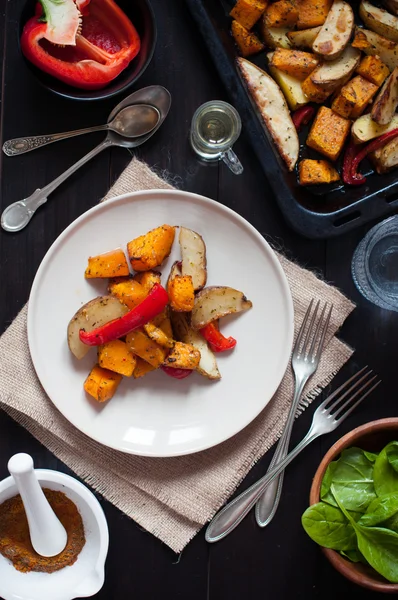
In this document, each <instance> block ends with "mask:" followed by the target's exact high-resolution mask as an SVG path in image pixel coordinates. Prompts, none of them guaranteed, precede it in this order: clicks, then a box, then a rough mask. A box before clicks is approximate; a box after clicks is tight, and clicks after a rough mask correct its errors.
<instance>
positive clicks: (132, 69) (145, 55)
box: [19, 0, 157, 100]
mask: <svg viewBox="0 0 398 600" xmlns="http://www.w3.org/2000/svg"><path fill="white" fill-rule="evenodd" d="M116 2H117V4H118V5H119V6H120V8H121V9H122V10H123V11H124V12H125V13H126V15H127V16H128V17H129V18H130V20H131V22H132V23H133V25H134V27H135V28H136V29H137V31H138V34H139V36H140V38H141V48H140V51H139V53H138V54H137V56H136V57H135V58H134V59H133V60H132V61H131V63H130V64H129V66H128V67H126V69H124V71H122V72H121V73H120V75H119V76H118V77H116V79H114V80H113V81H111V82H110V83H109V84H108V85H107V86H106V87H104V88H102V89H100V90H79V89H78V88H74V87H72V86H70V85H68V84H66V83H63V82H62V81H59V80H58V79H56V78H55V77H52V76H51V75H49V74H48V73H45V72H44V71H41V70H40V69H38V68H37V67H35V65H33V64H32V63H31V62H29V61H28V60H27V59H26V58H25V57H24V56H23V54H22V50H21V54H22V56H23V58H24V62H25V64H26V65H27V66H28V68H29V69H30V70H31V71H32V73H33V74H34V75H35V77H36V78H37V80H38V81H39V82H40V83H41V84H42V85H43V86H44V87H45V88H47V89H48V90H50V91H51V92H54V94H58V95H59V96H63V97H64V98H70V99H71V100H101V99H105V98H111V97H112V96H116V95H117V94H121V93H122V92H124V91H126V90H127V89H128V88H129V87H131V86H132V85H133V84H134V83H135V82H136V81H137V80H138V79H139V77H141V75H142V74H143V73H144V71H145V69H146V68H147V66H148V65H149V63H150V62H151V59H152V56H153V53H154V51H155V46H156V38H157V31H156V22H155V15H154V13H153V10H152V7H151V5H150V3H149V1H148V0H116ZM35 4H36V0H27V2H26V4H25V6H24V8H23V10H22V13H21V19H20V27H19V30H20V35H21V34H22V30H23V28H24V25H25V23H26V22H27V21H28V20H29V19H30V18H31V17H32V16H33V15H34V10H35Z"/></svg>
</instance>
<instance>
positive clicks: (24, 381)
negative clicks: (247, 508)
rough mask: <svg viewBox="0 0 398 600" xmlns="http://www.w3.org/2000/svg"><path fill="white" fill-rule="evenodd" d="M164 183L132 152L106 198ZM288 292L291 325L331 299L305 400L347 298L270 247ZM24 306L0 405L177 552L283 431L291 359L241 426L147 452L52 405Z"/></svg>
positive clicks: (331, 352) (338, 359)
mask: <svg viewBox="0 0 398 600" xmlns="http://www.w3.org/2000/svg"><path fill="white" fill-rule="evenodd" d="M167 188H171V186H170V185H169V184H168V183H167V182H166V181H164V180H163V179H161V178H160V177H158V175H156V174H155V173H154V172H153V171H151V170H150V169H149V167H148V166H147V165H145V164H144V163H142V162H140V161H138V160H137V159H133V160H132V161H131V163H130V164H129V165H128V167H127V168H126V169H125V171H124V172H123V173H122V175H121V176H120V178H119V179H118V180H117V181H116V183H115V184H114V186H113V187H112V188H111V190H110V191H109V193H108V194H107V195H106V197H105V198H104V200H107V199H108V198H111V197H113V196H117V195H119V194H123V193H125V192H133V191H137V190H144V189H167ZM278 256H279V259H280V261H281V264H282V267H283V269H284V271H285V273H286V276H287V278H288V281H289V284H290V289H291V291H292V295H293V301H294V310H295V324H296V329H297V327H298V326H299V325H300V323H301V322H302V319H303V316H304V313H305V311H306V309H307V306H308V303H309V300H310V298H311V297H318V298H321V299H322V300H325V301H328V302H333V304H334V310H333V316H332V319H331V323H330V327H329V332H328V340H327V346H326V348H325V351H324V353H323V356H322V360H321V363H320V365H319V368H318V370H317V372H316V374H315V375H314V377H313V378H312V380H311V388H309V389H308V390H306V400H307V405H308V404H309V403H310V402H311V400H313V399H314V398H315V396H316V395H317V394H318V393H319V391H320V390H321V388H322V387H324V386H325V385H326V384H327V383H328V382H329V381H330V380H331V379H332V377H333V376H334V375H335V374H336V373H337V371H339V369H340V368H341V367H342V366H343V365H344V363H345V362H346V361H347V360H348V359H349V357H350V356H351V354H352V352H353V351H352V350H351V348H349V347H348V346H347V345H345V344H344V343H343V342H341V341H340V340H338V339H337V338H336V337H335V335H334V334H335V333H336V331H337V330H338V329H339V327H340V326H341V325H342V323H343V322H344V320H345V319H346V318H347V316H348V315H349V314H350V312H351V311H352V310H353V308H354V305H353V304H352V303H351V302H350V301H349V300H348V299H347V298H345V297H344V296H343V295H342V294H341V293H340V292H339V291H338V290H337V289H336V288H333V287H331V286H329V285H327V284H326V283H324V282H323V281H320V280H319V279H318V278H317V277H316V276H315V275H314V274H313V273H311V272H309V271H306V270H304V269H302V268H300V267H299V266H297V265H296V264H294V263H292V262H290V261H288V260H287V259H286V258H284V257H283V256H281V255H278ZM26 316H27V306H25V307H24V308H23V309H22V311H21V312H20V313H19V315H18V316H17V318H16V319H15V320H14V322H13V323H12V324H11V326H10V327H9V328H8V329H7V331H6V332H5V333H4V334H3V336H2V337H1V339H0V390H1V391H0V406H1V408H3V409H4V410H5V411H6V412H7V413H8V414H9V415H11V417H13V418H14V419H15V420H16V421H18V422H19V423H21V424H22V425H23V426H24V427H26V429H28V430H29V431H30V432H31V433H32V434H33V435H34V436H35V437H36V438H37V439H38V440H40V442H42V443H43V444H44V445H45V446H46V447H47V448H49V450H51V451H52V452H53V453H54V454H55V455H56V456H57V457H58V458H59V459H60V460H62V461H63V462H64V463H65V464H66V465H68V467H70V468H71V469H72V470H73V471H74V472H75V473H76V474H77V475H78V476H79V477H81V478H82V479H83V480H85V481H86V482H87V483H88V484H90V485H91V486H92V487H93V488H94V489H95V490H97V491H98V492H100V493H101V494H102V495H103V496H104V497H105V498H106V499H107V500H109V501H110V502H112V503H113V504H114V505H115V506H117V507H118V508H119V509H120V510H122V511H123V512H124V513H126V514H127V515H128V516H130V517H132V518H133V519H134V520H135V521H136V522H137V523H139V524H140V525H141V526H142V527H144V528H145V529H146V530H148V531H150V532H151V533H152V534H153V535H155V536H156V537H158V538H160V539H161V540H162V541H163V542H165V543H166V544H167V545H168V546H170V548H172V549H173V550H174V551H175V552H180V551H181V550H182V549H183V548H184V546H185V545H186V544H187V543H188V542H189V540H190V539H191V538H192V537H193V536H194V535H195V533H197V532H198V531H199V529H200V528H201V527H202V526H203V525H204V524H205V523H206V522H207V521H208V520H209V519H210V518H211V517H212V515H214V513H215V512H216V511H217V510H218V509H219V508H220V507H221V506H222V505H223V503H224V502H225V501H226V500H227V498H228V497H229V496H230V494H231V493H232V492H233V491H234V490H235V489H236V487H237V486H238V484H239V483H240V482H241V481H242V479H243V478H244V477H245V475H247V473H248V471H249V470H250V468H251V467H252V466H253V465H254V463H255V462H256V461H257V460H258V459H259V458H261V457H262V456H263V454H264V453H265V452H266V451H267V450H269V448H271V446H272V445H273V444H274V443H275V441H276V440H277V439H278V437H279V436H280V434H281V431H282V428H283V424H284V422H285V419H286V417H287V413H288V410H289V406H290V402H291V399H292V388H293V377H292V373H291V370H290V368H289V369H288V370H287V372H286V375H285V377H284V379H283V381H282V383H281V385H280V388H279V390H278V392H277V393H276V395H275V397H274V398H273V400H272V401H271V402H270V403H269V404H268V406H267V407H266V408H265V409H264V411H263V412H262V413H261V414H260V415H259V416H258V417H257V419H255V421H253V422H252V423H251V424H250V425H249V426H248V427H246V428H245V429H244V430H243V431H242V432H241V433H239V434H238V435H236V436H234V437H233V438H231V439H230V440H228V441H226V442H224V443H222V444H220V445H218V446H216V447H214V448H212V449H210V450H206V451H204V452H200V453H197V454H193V455H189V456H183V457H178V458H166V459H156V458H145V457H139V456H130V455H127V454H123V453H121V452H117V451H114V450H111V449H108V448H106V447H104V446H101V445H100V444H98V443H96V442H94V441H92V440H91V439H90V438H87V437H86V436H85V435H83V434H82V433H80V432H79V431H78V430H77V429H75V428H74V427H73V426H72V425H70V423H69V422H68V421H67V420H66V419H65V418H64V417H63V416H62V415H61V414H60V413H59V412H58V411H57V409H56V408H55V407H54V406H53V404H52V402H51V401H50V400H49V398H48V397H47V396H46V394H45V393H44V391H43V389H42V387H41V385H40V383H39V381H38V379H37V377H36V373H35V371H34V368H33V365H32V361H31V358H30V354H29V350H28V345H27V341H26V340H27V332H26Z"/></svg>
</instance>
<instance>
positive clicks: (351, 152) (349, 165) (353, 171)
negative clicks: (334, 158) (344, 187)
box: [343, 129, 398, 185]
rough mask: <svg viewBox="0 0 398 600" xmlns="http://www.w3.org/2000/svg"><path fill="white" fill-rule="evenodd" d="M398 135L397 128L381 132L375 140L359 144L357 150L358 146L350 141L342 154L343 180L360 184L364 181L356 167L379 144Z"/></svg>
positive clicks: (381, 144) (351, 183)
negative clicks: (362, 144) (363, 144)
mask: <svg viewBox="0 0 398 600" xmlns="http://www.w3.org/2000/svg"><path fill="white" fill-rule="evenodd" d="M397 136H398V129H392V130H391V131H388V132H387V133H383V135H380V136H379V137H378V138H376V139H375V140H372V141H371V142H369V144H367V145H366V146H364V147H363V146H361V147H360V149H359V151H356V150H357V149H358V146H355V144H353V142H350V144H349V146H348V148H347V150H346V154H345V156H344V164H343V181H344V183H348V184H349V185H361V184H362V183H365V181H366V177H364V176H363V175H361V173H358V168H359V165H360V163H361V162H362V161H363V159H364V158H365V157H366V156H367V155H368V154H370V153H371V152H374V151H375V150H377V149H378V148H380V147H381V146H384V145H385V144H386V143H387V142H389V141H390V140H392V139H393V138H395V137H397Z"/></svg>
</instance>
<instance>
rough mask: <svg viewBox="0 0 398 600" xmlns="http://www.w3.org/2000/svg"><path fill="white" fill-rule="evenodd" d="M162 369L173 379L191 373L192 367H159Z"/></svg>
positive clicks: (184, 376)
mask: <svg viewBox="0 0 398 600" xmlns="http://www.w3.org/2000/svg"><path fill="white" fill-rule="evenodd" d="M161 369H162V371H164V372H165V373H166V375H170V377H174V379H185V378H186V377H188V375H191V373H192V369H173V368H172V367H161Z"/></svg>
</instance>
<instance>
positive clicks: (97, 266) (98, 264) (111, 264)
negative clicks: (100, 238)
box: [84, 248, 130, 279]
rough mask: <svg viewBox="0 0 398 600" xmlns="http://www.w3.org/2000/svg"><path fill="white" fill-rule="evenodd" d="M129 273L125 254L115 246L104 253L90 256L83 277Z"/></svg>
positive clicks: (119, 275)
mask: <svg viewBox="0 0 398 600" xmlns="http://www.w3.org/2000/svg"><path fill="white" fill-rule="evenodd" d="M129 274H130V269H129V266H128V264H127V260H126V256H125V254H124V252H123V250H122V249H121V248H117V249H116V250H111V251H110V252H105V254H99V255H97V256H90V257H89V259H88V265H87V269H86V270H85V272H84V277H85V278H86V279H93V278H94V277H101V278H105V277H121V276H125V275H129Z"/></svg>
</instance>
